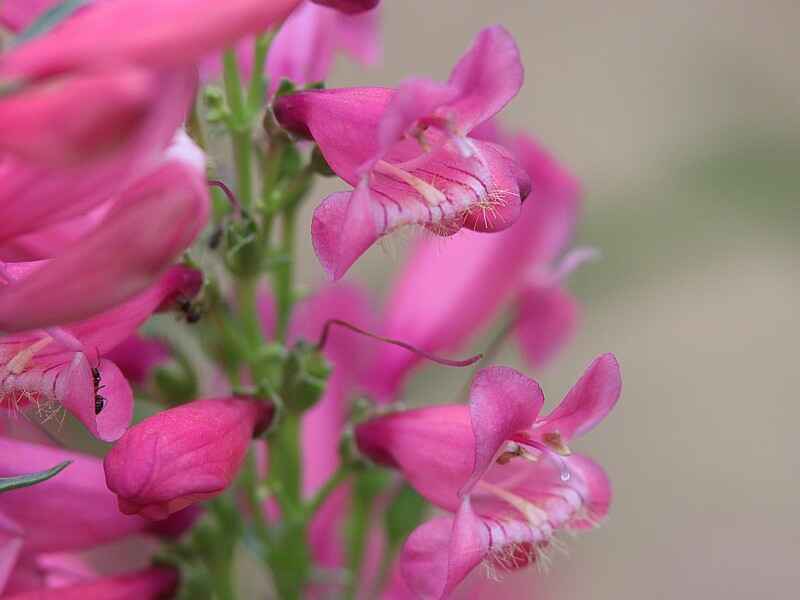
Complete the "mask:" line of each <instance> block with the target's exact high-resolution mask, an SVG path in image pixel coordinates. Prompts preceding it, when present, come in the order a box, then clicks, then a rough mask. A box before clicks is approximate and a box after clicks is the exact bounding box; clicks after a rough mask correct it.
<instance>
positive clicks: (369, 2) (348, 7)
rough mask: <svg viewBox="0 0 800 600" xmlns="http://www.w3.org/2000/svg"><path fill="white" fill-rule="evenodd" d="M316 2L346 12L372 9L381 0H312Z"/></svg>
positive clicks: (351, 12)
mask: <svg viewBox="0 0 800 600" xmlns="http://www.w3.org/2000/svg"><path fill="white" fill-rule="evenodd" d="M311 1H312V2H314V3H315V4H321V5H322V6H330V7H331V8H335V9H336V10H340V11H342V12H344V13H350V14H354V13H359V12H364V11H367V10H372V9H373V8H375V7H376V6H378V3H379V2H380V0H311Z"/></svg>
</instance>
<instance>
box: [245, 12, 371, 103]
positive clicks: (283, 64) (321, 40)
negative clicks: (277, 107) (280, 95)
mask: <svg viewBox="0 0 800 600" xmlns="http://www.w3.org/2000/svg"><path fill="white" fill-rule="evenodd" d="M378 13H379V11H372V12H369V13H365V14H360V15H348V14H342V13H339V12H336V11H332V10H328V9H327V8H324V7H320V6H315V5H314V4H313V3H311V2H303V3H301V4H300V6H298V7H297V9H295V11H294V12H293V13H292V14H291V15H290V16H289V18H288V19H286V21H285V22H284V23H283V25H282V26H281V28H280V30H279V31H278V33H277V35H276V36H275V39H274V40H273V41H272V45H271V46H270V49H269V55H268V56H267V64H266V70H267V75H268V76H269V83H270V94H272V93H274V92H275V90H276V89H277V88H278V86H279V85H280V83H281V80H282V79H288V80H289V81H292V82H293V83H294V84H295V85H297V86H302V85H307V84H310V83H316V82H319V81H324V80H325V79H327V78H328V74H329V72H330V69H331V67H332V66H333V59H334V58H335V56H336V52H337V50H339V49H343V50H345V51H346V52H348V53H349V54H350V55H352V57H353V58H355V59H356V60H358V61H359V62H361V63H362V64H364V65H371V64H374V63H375V62H377V60H378V58H379V56H380V53H381V49H380V39H379V38H380V36H379V15H378ZM252 54H253V53H252V51H251V52H249V53H248V55H247V56H248V60H249V62H250V63H252V59H250V58H249V57H251V56H252ZM250 68H252V66H251V67H250Z"/></svg>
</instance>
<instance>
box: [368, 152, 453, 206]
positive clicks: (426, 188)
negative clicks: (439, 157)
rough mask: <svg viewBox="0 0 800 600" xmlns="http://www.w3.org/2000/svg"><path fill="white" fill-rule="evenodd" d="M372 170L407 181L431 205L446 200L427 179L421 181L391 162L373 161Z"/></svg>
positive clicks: (436, 204) (437, 204)
mask: <svg viewBox="0 0 800 600" xmlns="http://www.w3.org/2000/svg"><path fill="white" fill-rule="evenodd" d="M374 170H375V172H376V173H382V174H383V175H392V176H394V177H397V178H398V179H400V180H401V181H403V182H404V183H407V184H408V185H410V186H411V187H413V188H414V189H415V190H417V192H419V194H420V195H421V196H422V197H423V198H424V199H425V200H426V201H427V203H428V204H430V205H431V206H439V205H440V204H441V203H443V202H446V201H447V197H446V196H445V195H444V194H443V193H442V192H441V191H439V190H437V189H436V188H435V187H433V186H432V185H431V184H429V183H428V182H427V181H423V180H422V179H420V178H419V177H416V176H414V175H412V174H411V173H409V172H408V171H404V170H403V169H400V168H398V167H396V166H394V165H393V164H391V163H388V162H386V161H385V160H379V161H378V162H377V163H375V167H374Z"/></svg>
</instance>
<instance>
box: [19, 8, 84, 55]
mask: <svg viewBox="0 0 800 600" xmlns="http://www.w3.org/2000/svg"><path fill="white" fill-rule="evenodd" d="M88 2H89V0H64V1H63V2H61V3H59V4H56V5H55V6H53V7H52V8H51V9H49V10H46V11H45V12H44V13H43V14H42V16H41V17H39V18H38V19H36V20H35V21H34V22H33V23H31V25H30V26H29V27H28V28H27V29H26V30H25V31H23V32H22V33H20V34H19V35H18V36H17V37H16V38H14V41H13V44H12V45H14V46H19V45H20V44H24V43H25V42H29V41H31V40H32V39H33V38H37V37H39V36H40V35H44V34H45V33H47V32H48V31H50V30H51V29H53V28H54V27H55V26H56V25H58V24H59V23H61V22H62V21H64V20H66V19H68V18H69V17H70V16H71V15H72V14H73V13H74V12H75V11H76V10H78V9H79V8H80V7H82V6H84V5H85V4H88Z"/></svg>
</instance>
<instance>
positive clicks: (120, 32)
mask: <svg viewBox="0 0 800 600" xmlns="http://www.w3.org/2000/svg"><path fill="white" fill-rule="evenodd" d="M297 4H299V0H269V1H265V0H228V1H227V2H225V3H224V4H223V3H220V2H212V1H204V2H196V1H192V0H160V1H159V2H151V1H150V0H114V1H113V2H97V3H95V4H94V5H93V6H91V7H88V8H86V9H85V10H82V11H80V12H79V13H77V14H76V15H74V16H72V17H71V18H70V19H68V20H67V21H65V22H63V23H61V24H60V25H59V26H58V27H57V28H55V29H54V30H52V31H50V32H48V33H47V34H46V35H44V36H41V37H38V38H36V39H34V40H31V41H29V42H27V43H25V44H22V45H20V46H18V47H16V48H15V49H13V50H12V51H10V52H7V53H5V54H4V55H3V56H2V57H0V80H2V79H3V78H8V79H12V80H13V79H19V78H22V79H25V80H38V79H41V78H44V77H52V76H54V75H57V74H61V73H65V72H73V73H74V72H76V71H92V70H96V69H102V68H104V67H107V66H108V65H125V64H131V65H138V66H142V67H147V68H150V69H158V70H162V69H170V68H175V67H184V66H189V65H193V64H195V63H197V62H198V61H199V60H200V59H201V58H202V57H204V56H206V55H208V54H209V53H210V52H212V51H214V50H219V49H222V48H225V47H226V46H229V45H231V44H232V43H234V42H235V41H236V40H238V39H240V38H242V37H245V36H247V35H249V34H254V33H258V32H261V31H264V30H266V29H267V28H268V27H269V26H270V25H272V24H273V23H278V22H280V21H281V20H283V19H284V18H285V17H286V16H287V15H288V14H289V13H290V12H291V11H292V9H293V8H294V7H295V6H296V5H297ZM186 23H191V24H192V26H191V27H186V26H185V25H186Z"/></svg>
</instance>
